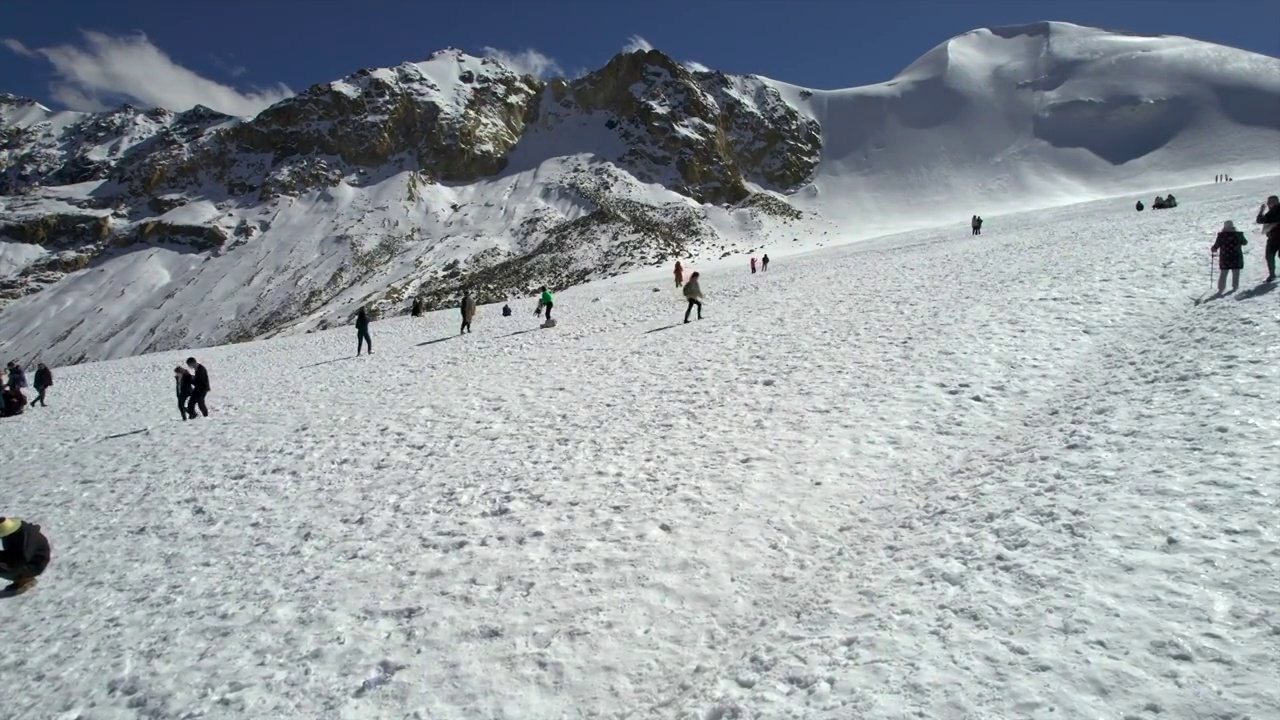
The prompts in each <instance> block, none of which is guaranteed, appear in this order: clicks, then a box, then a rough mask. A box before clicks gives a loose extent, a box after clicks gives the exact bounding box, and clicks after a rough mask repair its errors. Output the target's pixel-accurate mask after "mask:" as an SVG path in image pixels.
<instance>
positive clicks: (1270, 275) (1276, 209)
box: [1254, 195, 1280, 282]
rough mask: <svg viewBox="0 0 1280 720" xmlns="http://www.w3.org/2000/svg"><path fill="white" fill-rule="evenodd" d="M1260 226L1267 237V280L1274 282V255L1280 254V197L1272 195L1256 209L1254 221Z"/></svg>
mask: <svg viewBox="0 0 1280 720" xmlns="http://www.w3.org/2000/svg"><path fill="white" fill-rule="evenodd" d="M1254 222H1256V223H1258V224H1259V225H1261V226H1262V233H1263V234H1264V235H1266V236H1267V249H1266V253H1265V256H1266V258H1267V280H1266V282H1275V281H1276V255H1278V254H1280V197H1277V196H1275V195H1272V196H1271V197H1268V198H1267V201H1266V202H1265V203H1263V204H1262V207H1261V208H1258V217H1257V218H1256V219H1255V220H1254Z"/></svg>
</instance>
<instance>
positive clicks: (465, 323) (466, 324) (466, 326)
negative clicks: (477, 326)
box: [458, 317, 471, 334]
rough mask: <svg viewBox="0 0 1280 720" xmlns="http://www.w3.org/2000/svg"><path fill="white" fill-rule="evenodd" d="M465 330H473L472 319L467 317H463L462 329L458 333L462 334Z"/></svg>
mask: <svg viewBox="0 0 1280 720" xmlns="http://www.w3.org/2000/svg"><path fill="white" fill-rule="evenodd" d="M464 332H471V321H470V320H468V319H467V318H466V317H463V318H462V329H461V330H459V331H458V333H459V334H461V333H464Z"/></svg>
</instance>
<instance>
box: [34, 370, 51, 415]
mask: <svg viewBox="0 0 1280 720" xmlns="http://www.w3.org/2000/svg"><path fill="white" fill-rule="evenodd" d="M32 387H34V388H35V389H36V399H35V400H32V401H31V407H35V406H36V405H40V406H41V407H49V406H48V405H47V404H45V401H44V394H45V393H46V392H48V391H49V388H51V387H53V372H52V371H50V370H49V368H47V367H45V364H44V363H38V364H36V377H35V382H34V383H32Z"/></svg>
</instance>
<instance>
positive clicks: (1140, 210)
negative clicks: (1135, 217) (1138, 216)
mask: <svg viewBox="0 0 1280 720" xmlns="http://www.w3.org/2000/svg"><path fill="white" fill-rule="evenodd" d="M1134 207H1135V208H1137V210H1138V212H1142V207H1143V205H1142V201H1141V200H1139V201H1138V204H1137V205H1134Z"/></svg>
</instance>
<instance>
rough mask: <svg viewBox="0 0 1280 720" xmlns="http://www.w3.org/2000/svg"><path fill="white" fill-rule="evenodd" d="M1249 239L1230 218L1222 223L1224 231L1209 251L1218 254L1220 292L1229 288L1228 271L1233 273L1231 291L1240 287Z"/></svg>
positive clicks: (1219, 234)
mask: <svg viewBox="0 0 1280 720" xmlns="http://www.w3.org/2000/svg"><path fill="white" fill-rule="evenodd" d="M1248 244H1249V241H1248V240H1247V239H1246V238H1245V236H1244V233H1242V232H1240V231H1239V230H1236V225H1235V223H1233V222H1231V221H1230V220H1228V221H1226V222H1224V223H1222V232H1220V233H1218V239H1217V240H1214V241H1213V247H1212V248H1210V249H1209V252H1214V253H1217V254H1218V294H1219V295H1221V294H1222V293H1224V292H1226V290H1227V273H1228V272H1230V273H1231V292H1235V291H1236V290H1239V289H1240V271H1241V270H1243V269H1244V246H1245V245H1248Z"/></svg>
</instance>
